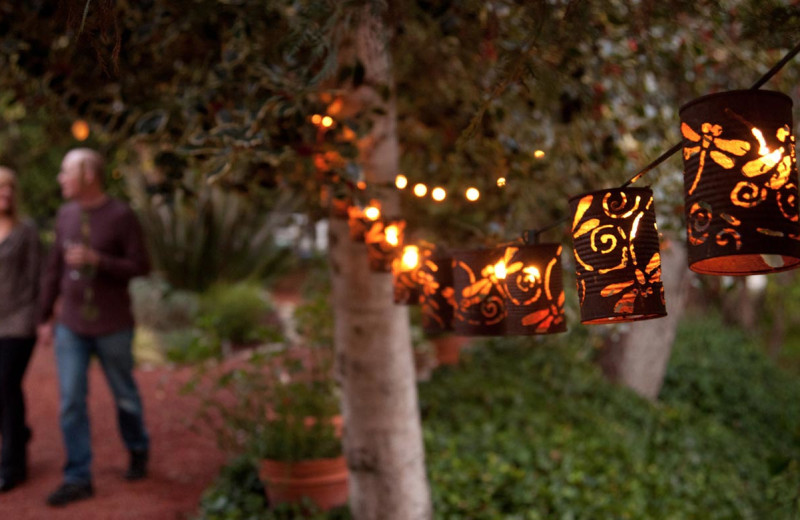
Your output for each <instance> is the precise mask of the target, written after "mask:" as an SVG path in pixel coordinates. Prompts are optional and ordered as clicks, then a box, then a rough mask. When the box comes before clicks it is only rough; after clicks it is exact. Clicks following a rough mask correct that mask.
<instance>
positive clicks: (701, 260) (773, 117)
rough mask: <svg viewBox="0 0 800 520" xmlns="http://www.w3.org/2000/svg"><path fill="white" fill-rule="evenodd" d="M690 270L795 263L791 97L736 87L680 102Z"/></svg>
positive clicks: (770, 268) (768, 268) (799, 242)
mask: <svg viewBox="0 0 800 520" xmlns="http://www.w3.org/2000/svg"><path fill="white" fill-rule="evenodd" d="M680 116H681V134H682V135H683V161H684V176H683V180H684V197H685V211H686V227H687V240H688V246H687V247H688V256H689V268H690V269H691V270H692V271H695V272H698V273H702V274H712V275H749V274H760V273H772V272H778V271H785V270H787V269H794V268H796V267H798V265H800V222H798V207H797V160H796V155H795V154H796V152H795V137H794V135H793V133H792V100H791V99H790V98H789V97H788V96H785V95H784V94H781V93H779V92H772V91H764V90H735V91H730V92H720V93H718V94H711V95H708V96H703V97H701V98H698V99H695V100H694V101H691V102H689V103H687V104H686V105H684V106H683V107H681V109H680Z"/></svg>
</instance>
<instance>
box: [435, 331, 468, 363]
mask: <svg viewBox="0 0 800 520" xmlns="http://www.w3.org/2000/svg"><path fill="white" fill-rule="evenodd" d="M432 341H433V346H434V347H435V349H436V361H437V362H438V363H439V364H440V365H456V364H458V358H459V356H460V355H461V348H462V347H463V346H464V345H465V344H466V343H467V341H469V340H468V339H467V338H465V337H463V336H451V335H446V336H438V337H436V338H433V340H432Z"/></svg>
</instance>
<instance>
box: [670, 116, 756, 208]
mask: <svg viewBox="0 0 800 520" xmlns="http://www.w3.org/2000/svg"><path fill="white" fill-rule="evenodd" d="M700 131H701V132H702V135H700V134H698V133H697V132H695V131H694V130H693V129H692V127H690V126H689V125H687V124H686V123H681V133H682V134H683V137H685V138H686V139H688V140H690V141H692V142H694V143H699V144H698V145H697V146H686V147H684V148H683V158H684V160H686V159H688V158H689V157H691V156H693V155H694V154H696V153H698V152H699V153H700V164H699V165H698V167H697V173H695V176H694V182H693V183H692V186H691V188H689V195H691V194H692V193H694V190H695V189H696V188H697V184H698V183H699V182H700V178H701V177H702V175H703V169H704V168H705V164H706V157H711V159H712V160H713V161H714V162H715V163H717V164H718V165H720V166H721V167H723V168H725V169H726V170H730V169H731V168H733V165H734V162H733V159H732V158H731V157H729V156H728V155H725V154H724V153H723V152H727V153H729V154H731V155H737V156H741V155H744V154H745V153H747V152H748V151H749V150H750V143H748V142H747V141H742V140H739V139H723V138H721V137H719V136H720V135H722V127H721V126H720V125H712V124H711V123H703V124H702V125H701V127H700ZM712 146H713V147H714V148H716V149H713V148H712Z"/></svg>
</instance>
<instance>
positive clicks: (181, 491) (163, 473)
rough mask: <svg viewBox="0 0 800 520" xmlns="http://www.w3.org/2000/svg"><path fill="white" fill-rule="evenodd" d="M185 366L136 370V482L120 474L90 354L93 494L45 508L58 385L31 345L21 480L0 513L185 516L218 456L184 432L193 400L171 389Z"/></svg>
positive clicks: (18, 517) (20, 519) (203, 438)
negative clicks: (144, 435)
mask: <svg viewBox="0 0 800 520" xmlns="http://www.w3.org/2000/svg"><path fill="white" fill-rule="evenodd" d="M189 375H190V374H189V372H188V371H187V370H186V369H173V368H169V367H158V368H152V369H148V368H140V369H137V371H136V379H137V381H138V383H139V389H140V391H141V393H142V398H143V400H144V407H145V422H146V424H147V427H148V429H149V431H150V436H151V439H152V446H151V457H150V460H151V463H150V475H149V477H148V478H146V479H144V480H142V481H139V482H127V481H125V480H124V479H123V478H122V475H123V473H124V472H125V469H126V467H127V463H128V459H127V458H128V455H127V451H126V450H125V447H124V445H123V444H122V440H121V439H120V436H119V433H118V430H117V424H116V413H115V410H114V407H113V402H112V400H111V394H110V391H109V389H108V386H107V384H106V381H105V378H104V377H103V373H102V371H101V370H100V367H99V365H98V364H97V362H96V360H95V361H93V363H92V367H91V371H90V379H89V414H90V419H91V426H92V446H93V449H94V461H93V474H94V487H95V496H94V498H92V499H89V500H85V501H81V502H76V503H74V504H70V505H68V506H66V507H64V508H58V509H56V508H51V507H49V506H47V505H46V504H45V498H46V497H47V495H48V494H49V493H50V492H51V491H52V490H54V489H55V488H56V487H58V485H59V484H60V483H61V469H62V466H63V464H64V450H63V445H62V440H61V431H60V429H59V426H58V384H57V376H56V369H55V359H54V352H53V350H52V349H51V348H49V347H42V346H37V347H36V350H35V351H34V355H33V359H32V360H31V364H30V366H29V368H28V372H27V375H26V379H25V389H26V396H27V403H28V422H29V424H30V426H31V428H32V429H33V440H32V441H31V443H30V445H29V475H28V480H27V481H26V482H25V483H24V484H23V485H21V486H20V487H18V488H15V489H14V490H12V491H10V492H8V493H5V494H2V495H0V518H2V519H3V520H6V519H8V520H26V519H48V520H49V519H54V520H58V519H80V520H95V519H97V520H99V519H108V520H116V519H148V520H162V519H163V520H175V519H186V518H189V517H190V516H191V515H192V514H194V512H195V511H196V509H197V504H198V501H199V498H200V495H201V494H202V492H203V490H204V489H205V488H206V487H207V486H208V485H209V484H210V483H211V482H212V481H213V479H214V477H215V476H216V475H217V472H218V470H219V468H220V466H221V465H222V463H223V462H224V460H225V457H224V455H223V454H222V453H221V452H220V451H219V450H218V449H217V447H216V444H215V441H214V438H213V435H212V434H211V433H210V432H208V431H206V432H203V433H202V434H198V433H195V432H193V431H191V430H190V428H189V422H190V421H191V419H192V413H193V410H194V409H195V403H194V402H193V400H192V399H191V398H189V397H186V396H182V395H180V394H179V388H180V386H181V384H182V383H183V382H184V381H186V380H187V378H188V377H189Z"/></svg>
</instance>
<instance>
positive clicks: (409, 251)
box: [400, 246, 419, 271]
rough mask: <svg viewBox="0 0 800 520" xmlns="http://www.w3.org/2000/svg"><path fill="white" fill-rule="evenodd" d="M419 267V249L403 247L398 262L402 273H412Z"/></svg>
mask: <svg viewBox="0 0 800 520" xmlns="http://www.w3.org/2000/svg"><path fill="white" fill-rule="evenodd" d="M418 266H419V247H417V246H405V247H404V248H403V256H402V258H401V261H400V269H401V270H402V271H413V270H414V269H416V268H417V267H418Z"/></svg>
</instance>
